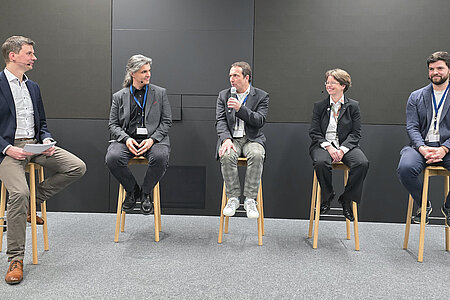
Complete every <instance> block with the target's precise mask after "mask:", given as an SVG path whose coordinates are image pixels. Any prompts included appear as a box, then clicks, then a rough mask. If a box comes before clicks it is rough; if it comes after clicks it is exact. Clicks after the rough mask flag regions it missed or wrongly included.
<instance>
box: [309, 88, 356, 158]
mask: <svg viewBox="0 0 450 300" xmlns="http://www.w3.org/2000/svg"><path fill="white" fill-rule="evenodd" d="M330 112H331V106H330V97H327V98H326V99H325V100H322V101H319V102H317V103H314V110H313V116H312V121H311V127H310V129H309V136H310V137H311V146H310V147H309V151H310V152H311V151H312V150H313V149H315V148H316V147H320V144H322V143H323V142H326V141H327V140H326V139H325V134H326V132H327V127H328V124H329V123H330ZM337 135H338V139H339V145H340V146H344V147H347V148H348V149H349V150H352V149H353V148H355V147H359V140H360V139H361V113H360V110H359V103H358V101H356V100H352V99H350V98H347V96H344V104H343V105H342V107H341V110H340V111H339V116H338V122H337Z"/></svg>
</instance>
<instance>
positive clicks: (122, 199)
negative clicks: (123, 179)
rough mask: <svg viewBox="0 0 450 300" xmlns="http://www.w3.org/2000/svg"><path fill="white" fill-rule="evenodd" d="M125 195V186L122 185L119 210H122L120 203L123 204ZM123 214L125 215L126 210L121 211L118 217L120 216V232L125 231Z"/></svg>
mask: <svg viewBox="0 0 450 300" xmlns="http://www.w3.org/2000/svg"><path fill="white" fill-rule="evenodd" d="M126 195H127V191H125V188H124V187H123V186H122V198H121V201H120V203H121V204H120V208H121V210H122V204H123V201H125V196H126ZM125 215H126V212H125V211H122V214H121V215H120V217H121V221H120V232H124V231H125Z"/></svg>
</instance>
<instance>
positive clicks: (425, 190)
mask: <svg viewBox="0 0 450 300" xmlns="http://www.w3.org/2000/svg"><path fill="white" fill-rule="evenodd" d="M429 174H430V171H429V170H428V169H427V168H425V171H424V173H423V191H422V208H421V218H420V236H419V255H418V258H417V261H419V262H423V249H424V243H425V215H426V210H427V204H428V199H427V198H428V182H429V178H430V176H429Z"/></svg>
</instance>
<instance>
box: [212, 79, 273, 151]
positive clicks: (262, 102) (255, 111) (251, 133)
mask: <svg viewBox="0 0 450 300" xmlns="http://www.w3.org/2000/svg"><path fill="white" fill-rule="evenodd" d="M230 97H231V88H228V89H225V90H223V91H221V92H220V93H219V96H218V97H217V104H216V131H217V135H218V140H217V146H216V158H219V148H220V146H221V145H222V143H223V141H224V140H226V139H233V132H234V125H235V123H236V117H238V118H240V119H241V120H243V121H244V122H245V135H246V137H247V138H248V139H249V140H250V141H252V142H257V143H259V144H261V145H262V146H263V147H264V148H266V137H265V136H264V133H263V132H262V130H261V129H262V127H263V126H264V124H265V123H266V116H267V111H268V110H269V94H268V93H266V92H265V91H263V90H261V89H258V88H255V87H253V86H250V92H249V95H248V98H247V102H246V103H245V105H243V106H241V108H240V109H239V111H238V112H236V111H235V110H234V109H231V112H229V111H228V107H227V101H228V98H230Z"/></svg>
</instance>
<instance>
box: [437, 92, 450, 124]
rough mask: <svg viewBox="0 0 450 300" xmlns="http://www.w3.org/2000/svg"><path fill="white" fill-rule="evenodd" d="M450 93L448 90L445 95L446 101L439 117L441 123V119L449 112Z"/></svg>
mask: <svg viewBox="0 0 450 300" xmlns="http://www.w3.org/2000/svg"><path fill="white" fill-rule="evenodd" d="M448 94H450V91H448V92H447V95H446V96H445V101H444V107H443V108H442V113H441V118H440V119H439V124H441V123H440V122H441V120H442V119H443V118H444V117H445V115H446V114H447V112H448V108H449V107H450V97H449V96H448ZM440 100H441V99H436V101H440ZM438 103H439V102H438Z"/></svg>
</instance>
